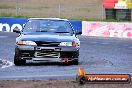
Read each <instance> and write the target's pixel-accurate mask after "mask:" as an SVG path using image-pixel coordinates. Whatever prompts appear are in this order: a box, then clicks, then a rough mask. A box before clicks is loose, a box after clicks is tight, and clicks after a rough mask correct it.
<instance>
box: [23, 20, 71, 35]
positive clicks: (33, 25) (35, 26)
mask: <svg viewBox="0 0 132 88" xmlns="http://www.w3.org/2000/svg"><path fill="white" fill-rule="evenodd" d="M23 32H53V33H73V30H72V27H71V25H70V24H69V22H67V21H64V20H29V21H28V22H27V24H26V25H25V27H24V29H23Z"/></svg>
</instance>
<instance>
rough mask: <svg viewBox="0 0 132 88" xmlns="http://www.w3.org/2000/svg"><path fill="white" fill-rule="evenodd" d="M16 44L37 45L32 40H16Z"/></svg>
mask: <svg viewBox="0 0 132 88" xmlns="http://www.w3.org/2000/svg"><path fill="white" fill-rule="evenodd" d="M17 44H18V45H37V44H36V43H35V42H33V41H19V42H17Z"/></svg>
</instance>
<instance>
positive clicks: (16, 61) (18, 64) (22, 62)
mask: <svg viewBox="0 0 132 88" xmlns="http://www.w3.org/2000/svg"><path fill="white" fill-rule="evenodd" d="M14 64H15V65H16V66H22V65H24V64H26V60H22V59H20V58H19V57H18V56H17V55H16V54H15V56H14Z"/></svg>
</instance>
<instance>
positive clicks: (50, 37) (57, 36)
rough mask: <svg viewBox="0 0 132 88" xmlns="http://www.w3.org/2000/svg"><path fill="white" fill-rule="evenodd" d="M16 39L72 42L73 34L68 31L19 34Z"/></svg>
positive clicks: (73, 39)
mask: <svg viewBox="0 0 132 88" xmlns="http://www.w3.org/2000/svg"><path fill="white" fill-rule="evenodd" d="M16 41H46V42H74V41H75V36H71V34H69V33H35V34H30V33H29V34H21V35H20V36H19V37H18V38H17V39H16Z"/></svg>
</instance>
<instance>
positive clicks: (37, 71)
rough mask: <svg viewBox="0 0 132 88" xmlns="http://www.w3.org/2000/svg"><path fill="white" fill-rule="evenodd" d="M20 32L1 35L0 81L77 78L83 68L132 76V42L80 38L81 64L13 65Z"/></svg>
mask: <svg viewBox="0 0 132 88" xmlns="http://www.w3.org/2000/svg"><path fill="white" fill-rule="evenodd" d="M17 36H18V34H16V33H7V32H0V80H7V79H9V80H10V79H45V78H46V79H47V78H59V79H60V78H62V79H63V78H74V77H75V75H76V74H77V68H78V67H79V66H83V67H84V68H85V69H86V72H87V73H89V74H130V75H132V39H125V38H103V37H86V36H79V39H80V41H81V48H80V60H79V62H80V63H79V65H62V64H58V63H50V64H45V63H42V62H41V63H38V62H28V64H26V65H25V66H15V65H14V64H13V56H14V48H15V38H16V37H17Z"/></svg>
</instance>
